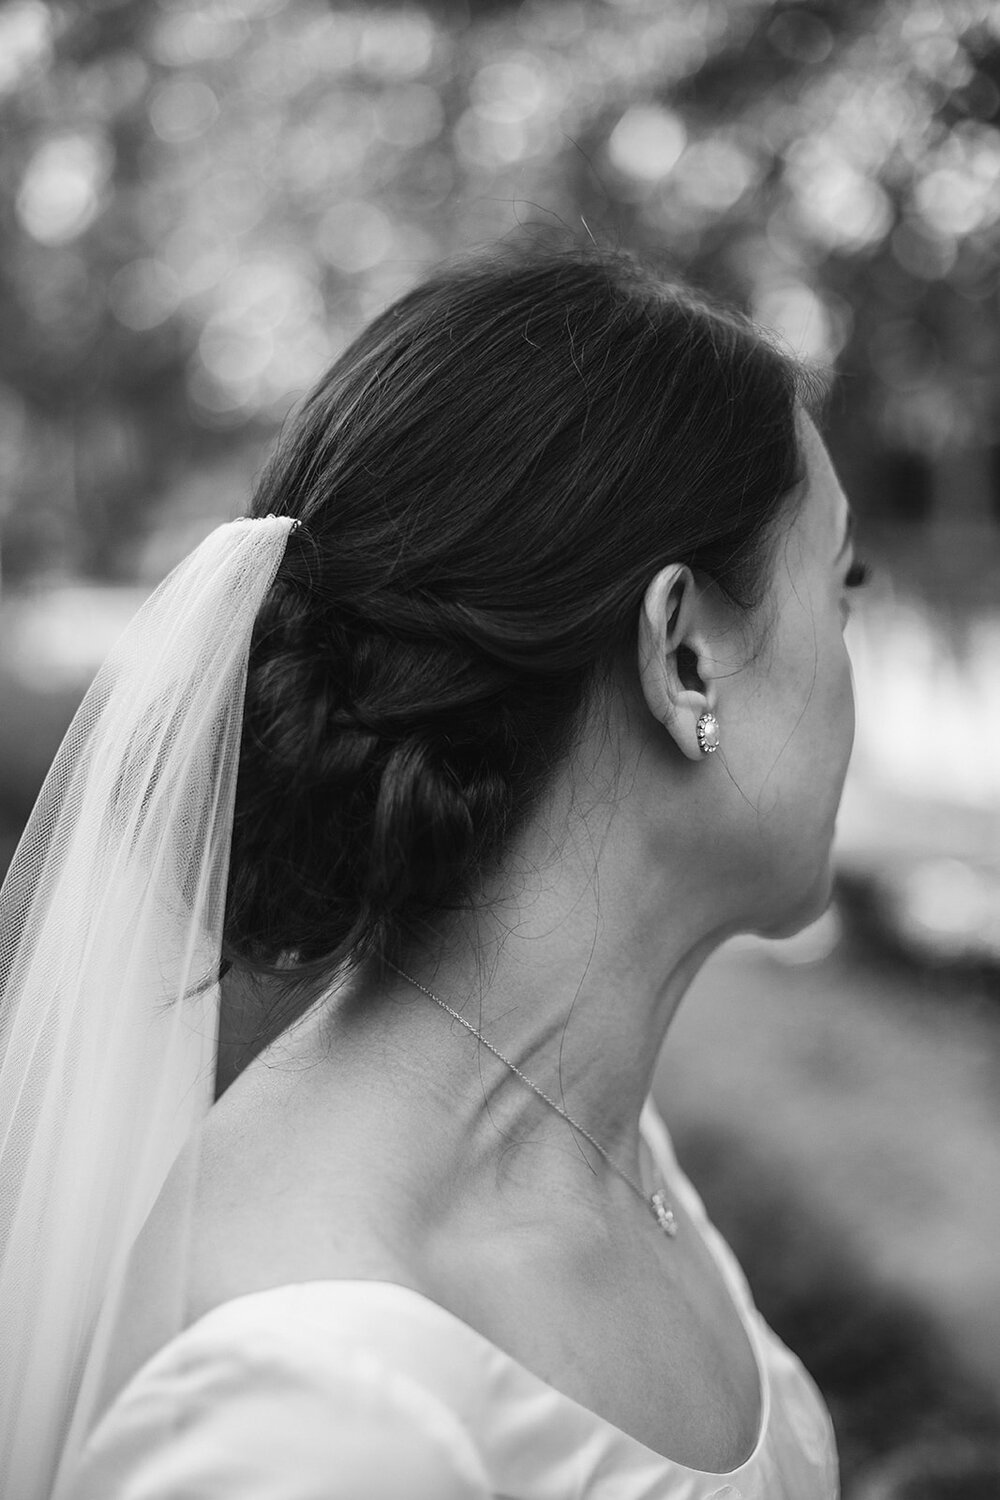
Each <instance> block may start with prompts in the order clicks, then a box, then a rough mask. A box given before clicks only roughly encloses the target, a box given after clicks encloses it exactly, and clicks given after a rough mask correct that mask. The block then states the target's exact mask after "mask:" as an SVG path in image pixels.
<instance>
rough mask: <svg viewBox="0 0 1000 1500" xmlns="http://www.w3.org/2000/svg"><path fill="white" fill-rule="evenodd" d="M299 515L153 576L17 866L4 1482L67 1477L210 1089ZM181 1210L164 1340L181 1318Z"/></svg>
mask: <svg viewBox="0 0 1000 1500" xmlns="http://www.w3.org/2000/svg"><path fill="white" fill-rule="evenodd" d="M296 525H297V523H296V522H295V521H294V520H292V519H291V518H289V517H284V516H268V517H265V518H260V519H248V518H240V519H239V520H236V521H231V522H229V523H227V524H225V525H222V526H219V527H217V528H216V529H215V530H214V531H213V532H212V533H211V534H210V535H209V536H208V537H207V538H206V539H205V541H204V542H202V544H201V545H200V546H199V547H198V548H196V549H195V551H194V552H192V553H191V554H190V555H189V556H188V557H187V558H185V560H184V561H183V562H182V563H181V564H180V565H179V566H178V567H177V568H175V569H174V571H173V572H172V573H171V574H170V575H169V577H168V578H166V579H165V580H164V582H163V583H162V584H161V585H160V586H159V588H158V589H156V591H155V592H154V593H153V594H152V595H151V597H150V598H149V599H148V600H147V602H146V603H145V604H144V605H143V607H142V608H141V609H140V610H139V612H138V614H137V615H136V616H135V618H134V619H133V620H132V622H131V623H130V625H129V626H128V628H127V629H126V630H125V632H124V634H123V635H122V637H121V639H120V640H119V641H118V643H117V645H116V646H115V647H114V649H113V650H112V652H111V654H110V656H109V658H108V660H107V661H106V662H105V664H104V665H103V667H102V668H101V670H100V672H99V673H98V675H97V677H96V679H95V680H94V683H93V685H92V686H91V688H90V690H89V691H88V693H87V695H86V697H85V698H84V700H83V703H82V705H81V706H80V709H79V710H78V712H77V714H76V716H75V718H74V719H73V722H72V724H71V725H70V728H69V730H68V731H67V734H66V737H65V739H64V740H63V742H62V745H61V747H60V749H59V751H58V753H57V755H56V757H55V760H54V762H53V764H52V767H51V770H50V771H49V774H48V776H47V778H46V780H45V784H44V786H43V788H42V791H41V793H40V795H39V798H38V801H37V803H36V804H35V808H34V810H33V812H32V814H31V817H30V819H29V821H28V824H27V827H26V828H25V831H24V834H23V836H22V838H21V841H20V843H19V844H18V847H17V850H16V853H15V855H14V859H13V862H12V864H11V866H10V869H9V871H8V874H7V878H6V880H5V881H4V884H3V887H2V889H0V1495H2V1496H3V1497H4V1500H43V1497H44V1500H59V1497H61V1496H64V1495H68V1494H70V1493H71V1491H72V1486H73V1476H74V1470H75V1466H76V1463H77V1460H78V1457H79V1453H80V1448H81V1445H82V1443H83V1441H84V1440H85V1438H86V1435H87V1433H88V1430H89V1429H90V1427H91V1425H92V1423H93V1420H94V1416H95V1412H98V1411H99V1409H100V1400H101V1396H102V1392H103V1391H104V1390H105V1384H106V1382H107V1381H108V1379H109V1369H110V1366H111V1365H112V1363H113V1361H114V1358H115V1354H114V1348H115V1344H116V1340H117V1338H118V1335H119V1332H120V1330H119V1328H118V1324H119V1316H118V1314H119V1309H120V1307H121V1304H122V1298H123V1289H124V1287H125V1283H126V1278H127V1275H128V1272H129V1265H130V1259H131V1252H132V1250H133V1246H134V1243H135V1240H136V1237H137V1235H138V1232H139V1230H140V1228H141V1226H142V1224H143V1221H144V1220H145V1218H146V1217H147V1215H148V1213H149V1210H150V1208H151V1206H152V1204H153V1203H154V1201H155V1200H156V1198H157V1196H158V1194H159V1192H160V1189H161V1187H162V1185H163V1183H164V1181H165V1179H166V1177H167V1175H168V1173H169V1172H170V1170H171V1168H172V1167H173V1166H174V1164H175V1162H176V1161H177V1159H178V1157H179V1156H180V1154H181V1148H182V1146H183V1145H184V1143H185V1141H187V1140H189V1139H190V1138H191V1137H192V1135H193V1133H194V1132H195V1131H196V1130H197V1127H198V1124H199V1122H200V1121H201V1120H202V1119H203V1117H204V1116H205V1115H206V1114H207V1112H208V1110H209V1108H210V1107H211V1104H212V1101H213V1090H214V1073H215V1057H216V1037H217V1028H218V1013H219V982H218V971H219V963H220V949H221V941H222V925H223V917H224V910H225V898H226V881H227V875H228V868H229V851H230V843H231V839H232V819H233V803H234V796H235V788H236V776H237V769H238V764H239V751H240V737H241V728H242V715H243V700H244V692H245V686H246V672H247V661H248V656H249V648H250V638H251V632H252V630H253V625H254V620H255V617H256V614H257V611H258V608H259V606H260V604H261V602H262V600H263V599H264V597H265V595H266V594H267V592H268V589H269V588H270V586H271V584H272V582H273V580H274V577H275V574H276V572H277V569H278V566H279V564H280V562H281V559H282V556H283V554H284V551H285V546H286V542H287V539H288V536H289V534H290V532H291V531H292V529H293V528H294V527H295V526H296ZM191 1156H192V1163H193V1164H192V1167H191V1170H192V1172H196V1170H197V1152H193V1153H191ZM181 1165H183V1161H182V1163H181ZM189 1196H190V1195H189ZM175 1229H176V1233H177V1236H178V1243H177V1245H176V1246H175V1247H173V1250H172V1252H171V1253H170V1254H169V1255H167V1256H166V1257H165V1264H166V1265H167V1266H168V1267H172V1268H173V1269H172V1270H171V1271H170V1272H169V1273H168V1275H167V1278H166V1281H165V1282H164V1283H162V1284H161V1285H159V1286H158V1287H157V1295H156V1297H155V1299H154V1300H155V1317H156V1320H157V1328H156V1330H155V1333H154V1334H153V1335H152V1337H153V1342H154V1343H155V1342H157V1341H165V1340H166V1339H167V1338H169V1337H171V1336H172V1334H173V1333H174V1332H176V1331H177V1329H178V1328H179V1327H180V1326H181V1321H180V1320H181V1316H182V1305H181V1292H182V1288H181V1275H182V1269H183V1266H184V1261H185V1244H184V1236H185V1220H184V1216H183V1215H181V1216H180V1217H179V1218H178V1220H177V1221H176V1226H175ZM171 1282H174V1283H175V1284H171Z"/></svg>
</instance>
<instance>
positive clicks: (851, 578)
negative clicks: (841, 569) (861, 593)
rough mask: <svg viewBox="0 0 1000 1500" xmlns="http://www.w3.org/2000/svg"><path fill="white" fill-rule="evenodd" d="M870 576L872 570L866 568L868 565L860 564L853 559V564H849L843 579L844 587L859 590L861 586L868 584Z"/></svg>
mask: <svg viewBox="0 0 1000 1500" xmlns="http://www.w3.org/2000/svg"><path fill="white" fill-rule="evenodd" d="M871 576H872V570H871V568H870V567H869V566H868V564H867V563H866V562H861V561H859V560H858V559H857V558H855V560H854V562H852V563H851V566H850V567H849V568H848V570H847V574H846V576H845V578H844V587H845V588H848V589H859V588H860V587H861V586H862V584H865V583H867V582H868V580H869V578H870V577H871Z"/></svg>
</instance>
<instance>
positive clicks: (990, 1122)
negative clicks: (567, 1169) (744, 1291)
mask: <svg viewBox="0 0 1000 1500" xmlns="http://www.w3.org/2000/svg"><path fill="white" fill-rule="evenodd" d="M825 930H826V934H827V935H828V936H829V935H831V924H830V923H829V922H828V923H827V924H826V929H825ZM819 936H820V938H822V936H823V933H820V935H819ZM810 943H812V944H813V945H814V946H816V947H822V946H825V944H824V943H823V942H822V941H819V942H817V935H816V934H813V935H812V936H811V937H806V938H804V939H800V940H796V941H793V942H792V943H791V944H766V943H762V942H753V941H750V940H742V941H737V942H734V943H732V944H730V945H729V946H728V947H727V948H725V949H723V950H722V951H721V952H720V953H719V954H718V955H716V957H715V958H714V959H713V960H712V961H711V962H710V963H709V964H708V965H707V966H706V968H705V970H704V971H703V973H702V974H701V976H700V977H699V979H698V980H697V981H696V983H695V985H694V987H693V988H692V991H691V992H690V993H689V995H688V996H687V998H686V999H685V1001H684V1006H683V1009H682V1011H681V1013H680V1015H679V1017H678V1019H677V1022H676V1027H675V1030H673V1031H672V1032H671V1035H670V1038H669V1040H668V1042H667V1046H666V1048H665V1051H664V1056H663V1059H662V1062H661V1066H660V1070H659V1073H658V1077H657V1083H656V1093H657V1098H658V1100H659V1103H660V1107H661V1109H662V1111H663V1114H664V1117H665V1118H666V1120H667V1122H668V1124H669V1125H670V1127H671V1129H672V1131H673V1133H674V1137H675V1141H676V1144H677V1149H678V1154H679V1156H680V1158H681V1160H682V1161H683V1162H684V1164H685V1166H686V1167H687V1169H688V1170H689V1171H690V1172H691V1175H692V1177H693V1178H694V1180H695V1182H696V1184H697V1186H698V1187H699V1189H700V1190H701V1192H702V1193H703V1196H704V1197H705V1199H706V1202H707V1204H708V1207H709V1211H710V1213H711V1214H712V1216H713V1218H714V1219H715V1221H716V1222H717V1224H718V1225H719V1227H720V1229H721V1230H722V1232H723V1233H724V1234H725V1235H726V1237H727V1238H728V1239H729V1241H730V1243H731V1244H732V1245H733V1247H734V1249H735V1250H736V1252H737V1255H738V1256H739V1258H740V1259H741V1261H742V1263H743V1265H744V1268H745V1270H746V1272H747V1275H748V1277H749V1279H750V1281H751V1283H752V1285H753V1287H754V1291H755V1294H756V1296H757V1298H758V1302H759V1304H760V1306H761V1308H762V1311H763V1312H764V1314H765V1316H766V1317H768V1319H769V1321H770V1322H771V1323H772V1324H773V1325H774V1326H775V1327H776V1328H777V1329H778V1331H779V1332H780V1333H781V1334H782V1336H783V1337H785V1338H786V1339H787V1341H788V1342H789V1344H790V1345H791V1346H792V1347H793V1348H795V1349H796V1351H797V1352H798V1353H799V1354H800V1356H801V1357H802V1358H803V1360H804V1361H805V1363H806V1364H807V1366H808V1367H809V1368H810V1369H811V1370H812V1373H813V1374H814V1376H815V1377H816V1379H817V1380H818V1382H819V1384H820V1385H821V1387H822V1388H823V1390H824V1393H825V1394H826V1396H827V1399H828V1401H829V1402H830V1405H831V1409H832V1411H833V1414H834V1420H835V1424H836V1426H837V1429H838V1440H839V1442H840V1446H841V1455H842V1463H843V1466H844V1478H845V1496H850V1495H852V1494H856V1495H861V1494H862V1493H865V1494H867V1493H869V1491H868V1490H863V1489H862V1488H860V1487H859V1486H861V1485H862V1484H863V1483H864V1482H866V1480H865V1476H868V1478H869V1479H870V1476H871V1474H872V1473H873V1472H874V1470H875V1467H876V1466H877V1465H878V1464H879V1463H882V1462H885V1461H886V1460H887V1458H888V1457H889V1456H890V1455H892V1456H895V1457H896V1458H898V1456H899V1454H900V1453H901V1452H903V1451H905V1450H906V1449H907V1448H908V1447H910V1446H912V1445H913V1444H914V1443H928V1442H929V1443H931V1445H932V1448H934V1450H935V1451H936V1452H937V1453H938V1454H939V1455H941V1454H945V1455H946V1454H948V1453H951V1454H952V1455H953V1454H954V1451H955V1445H956V1444H958V1445H963V1444H964V1445H968V1453H970V1454H971V1453H974V1452H975V1453H981V1452H982V1451H991V1450H992V1448H993V1445H994V1444H995V1445H996V1450H997V1452H1000V1257H998V1255H997V1248H996V1247H997V1244H998V1242H1000V1191H998V1184H1000V1111H998V1106H997V1098H998V1085H1000V1007H998V1006H997V1004H996V994H995V992H994V993H992V994H991V992H990V981H989V979H988V977H987V978H984V979H983V980H982V982H979V983H977V982H974V981H972V980H970V979H969V978H968V977H967V976H966V977H962V978H960V979H958V980H956V978H955V976H954V975H953V974H952V973H951V972H950V971H944V970H943V971H941V972H940V973H937V974H935V973H933V972H932V971H927V970H925V971H924V972H923V973H920V972H919V971H914V970H910V971H908V970H906V969H905V968H900V967H899V966H897V965H896V964H895V963H894V962H892V961H890V960H887V959H882V960H880V959H879V958H878V957H877V956H876V955H873V953H872V952H871V951H870V949H864V948H859V947H858V945H857V944H856V943H855V942H853V941H852V940H851V939H848V940H846V941H844V940H841V941H840V942H839V943H838V944H837V946H836V947H835V949H834V951H833V952H832V953H831V954H830V955H829V956H828V957H826V958H824V959H822V960H820V961H818V962H792V961H790V960H792V959H793V958H794V957H795V956H796V953H798V955H800V956H803V955H806V954H808V952H809V948H810ZM928 1451H929V1450H928ZM962 1451H963V1452H965V1451H966V1449H965V1448H963V1449H962ZM949 1461H950V1460H949ZM978 1461H979V1460H975V1462H978ZM956 1462H957V1460H956ZM963 1462H967V1479H968V1485H967V1487H966V1488H954V1489H952V1488H945V1487H944V1481H943V1480H942V1483H941V1486H939V1487H937V1488H928V1489H927V1490H926V1493H927V1494H933V1495H942V1496H943V1495H945V1494H948V1495H950V1494H952V1493H954V1494H955V1495H962V1496H965V1495H972V1494H978V1493H980V1491H979V1490H978V1489H975V1490H974V1489H973V1488H972V1483H973V1480H972V1477H971V1476H972V1473H973V1470H972V1468H968V1464H972V1463H973V1462H974V1461H973V1459H971V1458H968V1459H967V1460H963ZM991 1462H992V1460H991ZM930 1467H932V1461H931V1459H930V1458H928V1457H926V1455H925V1460H924V1461H923V1463H922V1468H923V1471H924V1472H925V1474H926V1473H928V1472H929V1469H930ZM990 1474H991V1475H992V1478H991V1480H990V1483H991V1484H992V1485H993V1487H992V1488H989V1489H984V1490H982V1491H981V1493H983V1494H987V1493H988V1494H990V1495H993V1496H996V1495H1000V1464H998V1466H997V1467H994V1468H991V1469H990ZM959 1482H961V1481H959ZM870 1493H872V1494H875V1493H882V1491H876V1490H875V1489H872V1490H871V1491H870ZM885 1493H886V1494H889V1493H891V1494H893V1495H895V1494H897V1493H899V1494H902V1493H904V1491H903V1490H895V1489H894V1490H891V1491H889V1490H886V1491H885ZM906 1493H909V1492H908V1491H906ZM916 1493H917V1492H916V1491H914V1494H916ZM920 1493H921V1494H924V1493H925V1491H924V1490H921V1491H920Z"/></svg>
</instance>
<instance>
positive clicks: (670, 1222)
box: [649, 1188, 677, 1239]
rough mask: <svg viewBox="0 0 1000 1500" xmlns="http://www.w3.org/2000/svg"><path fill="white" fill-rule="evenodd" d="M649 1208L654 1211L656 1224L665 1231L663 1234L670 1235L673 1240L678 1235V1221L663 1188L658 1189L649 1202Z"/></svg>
mask: <svg viewBox="0 0 1000 1500" xmlns="http://www.w3.org/2000/svg"><path fill="white" fill-rule="evenodd" d="M649 1206H650V1208H651V1209H652V1210H653V1213H654V1215H655V1217H656V1222H657V1224H659V1226H660V1228H661V1229H662V1230H663V1233H664V1234H669V1236H670V1238H671V1239H673V1237H674V1235H675V1234H676V1233H677V1220H676V1219H675V1218H674V1211H673V1209H672V1208H671V1207H670V1204H669V1203H668V1202H667V1198H666V1194H665V1193H664V1191H663V1189H662V1188H657V1190H656V1192H655V1193H654V1194H653V1196H652V1197H651V1198H650V1200H649Z"/></svg>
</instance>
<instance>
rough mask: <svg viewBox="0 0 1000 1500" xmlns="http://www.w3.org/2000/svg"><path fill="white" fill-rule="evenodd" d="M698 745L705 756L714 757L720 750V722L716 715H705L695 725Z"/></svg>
mask: <svg viewBox="0 0 1000 1500" xmlns="http://www.w3.org/2000/svg"><path fill="white" fill-rule="evenodd" d="M695 733H696V734H697V736H698V744H699V745H700V747H701V749H702V751H703V753H704V754H705V755H712V754H713V753H714V752H715V751H716V750H718V748H719V721H718V719H717V718H716V717H715V715H714V714H709V713H704V714H702V716H701V718H700V719H699V720H698V723H697V724H696V725H695Z"/></svg>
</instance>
